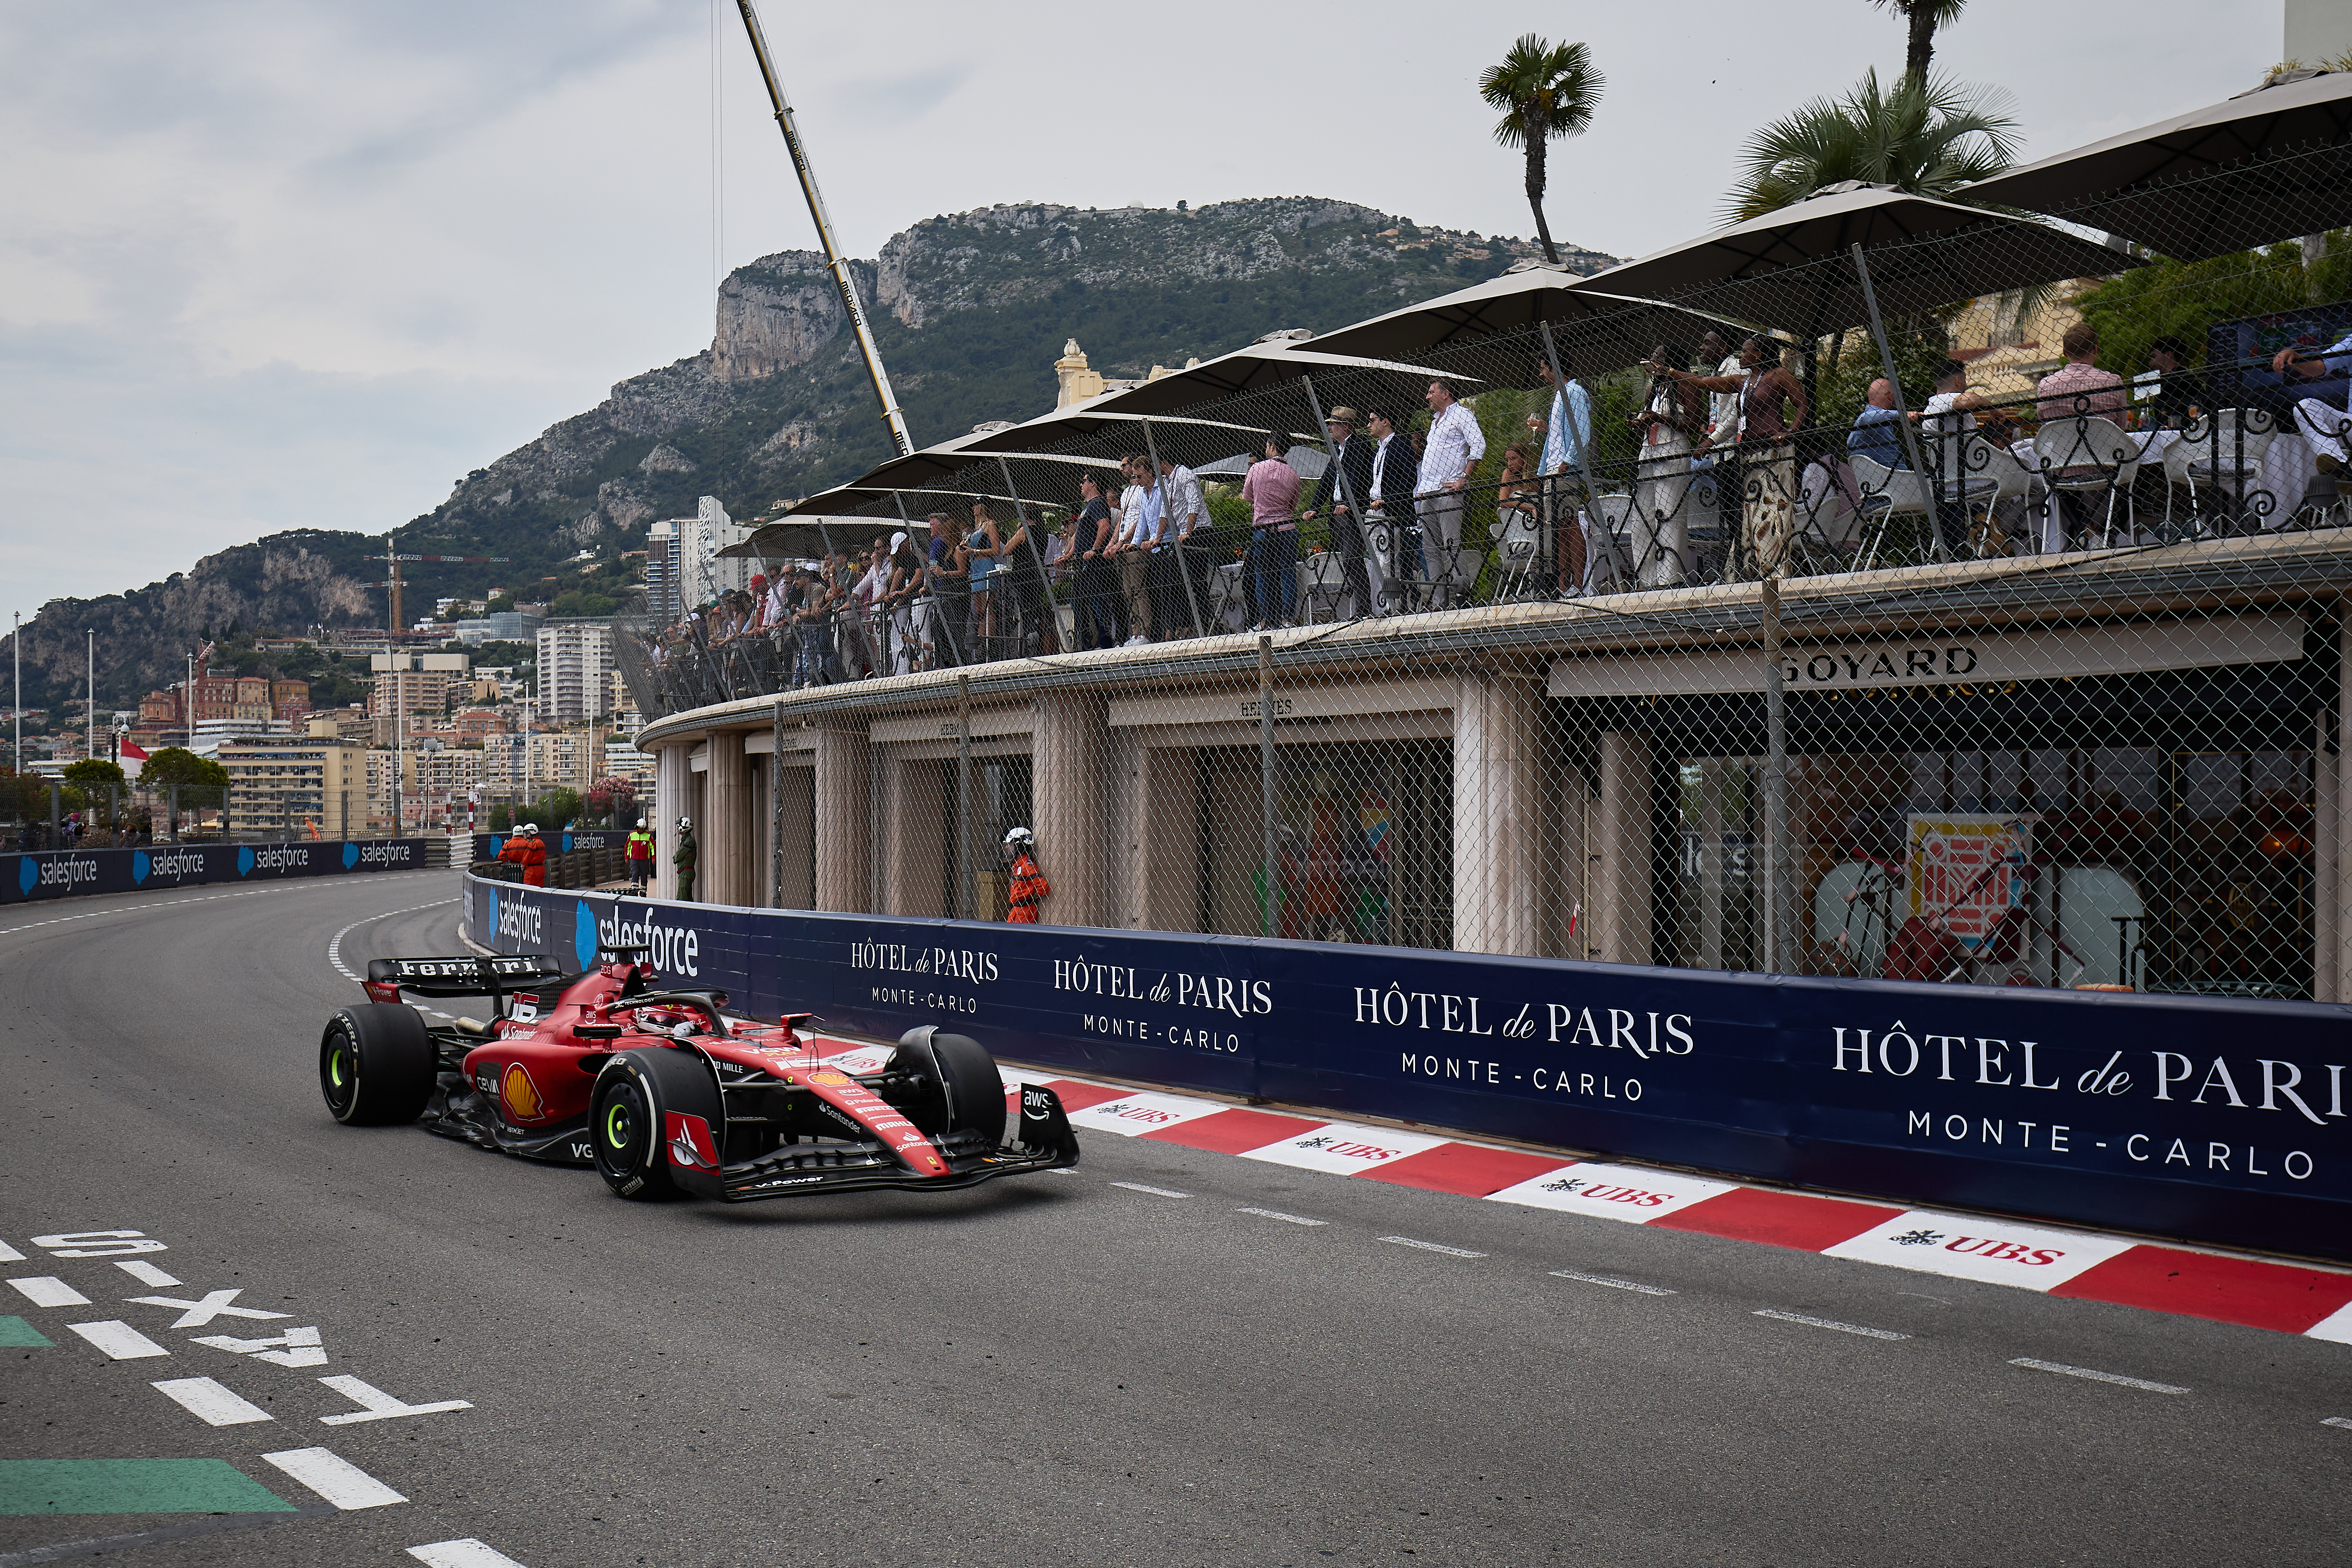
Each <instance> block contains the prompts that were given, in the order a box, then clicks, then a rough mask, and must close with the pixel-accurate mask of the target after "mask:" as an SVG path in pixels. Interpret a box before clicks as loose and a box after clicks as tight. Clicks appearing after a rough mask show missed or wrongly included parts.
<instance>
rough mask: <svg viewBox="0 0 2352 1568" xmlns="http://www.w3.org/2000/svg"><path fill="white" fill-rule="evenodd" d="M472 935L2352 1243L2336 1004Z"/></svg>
mask: <svg viewBox="0 0 2352 1568" xmlns="http://www.w3.org/2000/svg"><path fill="white" fill-rule="evenodd" d="M465 907H466V921H467V929H468V930H469V931H471V933H472V934H473V936H474V938H475V940H476V941H478V942H482V943H483V944H485V945H487V946H491V947H495V948H497V949H498V950H499V951H501V952H545V953H548V954H551V955H552V956H554V957H556V958H557V959H558V960H559V961H560V962H565V963H576V964H578V965H580V966H583V967H585V966H586V965H588V964H589V963H592V962H593V960H594V957H595V952H596V949H597V948H598V947H599V946H600V945H609V944H614V943H622V944H630V945H636V944H643V945H647V946H650V947H651V948H652V949H653V950H654V960H655V963H656V967H657V968H658V969H659V970H660V972H661V974H662V977H663V978H664V979H665V980H667V981H668V982H670V983H671V984H679V985H692V986H696V987H701V988H711V987H715V988H718V989H721V990H725V991H728V992H730V994H732V995H733V997H734V999H735V1001H736V1003H737V1004H738V1005H742V1006H745V1007H748V1008H749V1009H750V1010H751V1011H752V1012H754V1013H764V1014H768V1015H771V1016H772V1015H775V1014H778V1013H781V1012H784V1011H787V1010H791V1011H808V1010H814V1012H816V1013H818V1014H819V1015H821V1016H823V1017H824V1020H825V1021H826V1022H827V1023H828V1024H830V1025H831V1026H835V1027H837V1028H846V1029H851V1030H856V1031H861V1032H865V1033H870V1034H874V1035H879V1036H884V1037H889V1036H895V1035H897V1034H898V1033H900V1032H902V1031H903V1030H905V1029H908V1028H909V1027H912V1026H916V1025H919V1024H938V1025H941V1026H950V1027H953V1028H955V1029H957V1030H959V1031H961V1032H963V1033H968V1034H970V1035H971V1036H973V1037H975V1038H977V1039H979V1040H980V1041H981V1042H982V1044H983V1045H985V1046H987V1047H989V1048H990V1049H991V1050H992V1051H994V1052H996V1053H998V1054H999V1055H1002V1056H1003V1057H1006V1058H1012V1059H1014V1060H1019V1061H1027V1062H1036V1063H1044V1064H1050V1065H1054V1066H1058V1067H1062V1068H1066V1069H1068V1070H1071V1071H1074V1072H1081V1073H1094V1074H1099V1075H1103V1076H1107V1077H1114V1078H1120V1079H1134V1080H1139V1081H1142V1082H1147V1083H1160V1084H1166V1085H1170V1086H1172V1087H1180V1088H1186V1089H1208V1090H1213V1091H1217V1092H1222V1093H1226V1094H1233V1095H1240V1096H1249V1097H1257V1098H1261V1099H1265V1100H1280V1101H1286V1102H1292V1103H1297V1104H1300V1105H1310V1106H1317V1107H1322V1108H1326V1109H1328V1110H1334V1111H1338V1112H1340V1113H1343V1114H1353V1115H1361V1116H1379V1117H1386V1118H1394V1119H1398V1120H1404V1121H1415V1122H1421V1123H1424V1124H1428V1125H1433V1126H1437V1127H1443V1128H1447V1129H1451V1130H1457V1131H1465V1132H1469V1133H1472V1134H1479V1133H1484V1134H1487V1135H1490V1136H1499V1137H1509V1138H1517V1139H1525V1140H1528V1141H1531V1142H1539V1143H1546V1144H1555V1145H1560V1146H1564V1147H1569V1148H1574V1149H1586V1150H1597V1151H1604V1152H1612V1153H1619V1154H1626V1155H1632V1156H1635V1157H1639V1158H1643V1159H1650V1160H1656V1161H1661V1162H1666V1163H1675V1164H1683V1165H1692V1166H1698V1167H1702V1168H1706V1169H1709V1170H1716V1171H1723V1172H1728V1173H1735V1174H1738V1175H1743V1176H1750V1177H1759V1178H1763V1179H1766V1180H1772V1181H1783V1182H1790V1183H1796V1184H1805V1185H1812V1186H1822V1187H1827V1188H1832V1189H1838V1190H1843V1191H1848V1192H1855V1193H1863V1194H1872V1195H1875V1196H1882V1197H1885V1198H1888V1199H1893V1200H1898V1201H1904V1202H1912V1203H1930V1204H1945V1205H1960V1206H1965V1207H1973V1208H1990V1209H2001V1210H2007V1211H2011V1212H2014V1213H2021V1214H2028V1215H2040V1216H2043V1217H2047V1218H2051V1219H2055V1220H2063V1221H2074V1222H2076V1223H2081V1224H2087V1225H2095V1226H2116V1227H2122V1228H2126V1229H2133V1230H2141V1231H2153V1232H2160V1233H2165V1234H2169V1235H2174V1236H2179V1237H2189V1238H2192V1239H2198V1240H2203V1241H2209V1242H2214V1243H2220V1244H2223V1245H2229V1246H2240V1247H2262V1248H2270V1249H2276V1250H2282V1251H2293V1252H2302V1253H2314V1254H2327V1255H2330V1256H2335V1257H2352V1227H2347V1225H2346V1223H2345V1222H2346V1220H2347V1217H2352V1134H2347V1109H2348V1108H2347V1104H2346V1084H2345V1081H2344V1080H2345V1079H2346V1076H2347V1068H2352V1031H2347V1027H2346V1026H2347V1022H2352V1007H2346V1006H2342V1005H2332V1004H2312V1003H2276V1002H2259V1001H2242V1000H2231V1001H2220V1000H2213V999H2207V998H2199V997H2187V996H2150V995H2123V994H2092V993H2079V992H2065V991H2055V990H2046V989H2002V988H1993V987H1979V986H1958V985H1943V984H1898V983H1895V982H1889V981H1873V980H1834V979H1820V978H1809V977H1785V976H1767V975H1752V974H1738V973H1721V972H1711V971H1699V970H1675V969H1658V968H1648V967H1643V966H1639V965H1632V964H1597V963H1570V962H1565V961H1558V960H1548V959H1531V958H1508V957H1495V956H1489V955H1475V954H1458V953H1453V952H1433V951H1423V950H1407V949H1395V948H1371V947H1360V946H1348V945H1332V944H1323V943H1314V942H1284V941H1276V940H1266V939H1260V938H1239V937H1219V936H1190V935H1171V934H1166V933H1160V932H1150V931H1106V930H1100V929H1094V928H1087V929H1080V928H1068V927H1054V926H1013V925H995V924H983V923H978V922H967V921H933V920H908V919H898V918H892V917H888V916H881V915H829V914H813V913H807V912H803V911H797V910H753V909H732V908H719V907H713V906H710V905H706V904H680V903H670V902H663V901H658V900H643V899H635V898H624V897H614V896H611V895H605V894H595V893H577V894H575V893H563V892H551V891H547V890H543V889H524V888H519V887H516V886H514V885H512V884H501V883H496V882H489V881H484V880H480V879H475V878H472V877H470V876H469V877H468V878H467V887H466V896H465Z"/></svg>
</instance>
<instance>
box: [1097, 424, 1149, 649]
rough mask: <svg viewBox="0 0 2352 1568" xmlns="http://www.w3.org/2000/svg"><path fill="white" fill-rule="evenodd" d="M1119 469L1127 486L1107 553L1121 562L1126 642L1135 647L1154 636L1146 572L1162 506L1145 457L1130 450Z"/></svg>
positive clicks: (1119, 571)
mask: <svg viewBox="0 0 2352 1568" xmlns="http://www.w3.org/2000/svg"><path fill="white" fill-rule="evenodd" d="M1119 471H1120V472H1121V473H1123V474H1125V475H1126V476H1127V489H1126V490H1125V491H1124V492H1122V493H1121V495H1120V496H1119V501H1118V534H1117V535H1116V536H1115V537H1113V539H1112V540H1111V542H1110V550H1109V552H1108V553H1109V554H1110V556H1111V558H1112V559H1113V560H1115V561H1117V562H1118V585H1119V591H1120V592H1121V594H1123V595H1125V596H1126V599H1127V629H1128V630H1129V632H1130V633H1131V634H1133V635H1131V636H1130V637H1129V638H1128V639H1127V644H1126V646H1127V647H1137V646H1139V645H1140V644H1143V643H1148V642H1150V640H1151V590H1150V579H1149V577H1148V575H1147V574H1148V572H1149V569H1150V564H1151V547H1152V546H1153V545H1155V544H1157V543H1159V542H1160V509H1159V507H1158V506H1157V505H1156V504H1153V503H1154V502H1155V500H1156V498H1157V496H1158V494H1159V487H1158V486H1157V485H1147V484H1145V483H1144V481H1145V480H1146V479H1149V478H1150V463H1149V462H1148V461H1147V460H1146V459H1145V458H1140V457H1138V456H1135V455H1133V454H1129V456H1128V457H1125V458H1121V459H1119Z"/></svg>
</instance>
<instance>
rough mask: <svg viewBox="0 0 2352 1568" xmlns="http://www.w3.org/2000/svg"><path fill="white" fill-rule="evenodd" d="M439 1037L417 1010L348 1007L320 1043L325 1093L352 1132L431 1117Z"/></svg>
mask: <svg viewBox="0 0 2352 1568" xmlns="http://www.w3.org/2000/svg"><path fill="white" fill-rule="evenodd" d="M434 1067H435V1057H434V1050H433V1037H432V1036H431V1035H429V1034H427V1033H426V1032H425V1020H424V1019H422V1018H420V1017H418V1016H416V1009H415V1008H414V1007H406V1006H402V1005H399V1004H397V1003H382V1002H371V1003H366V1004H362V1005H356V1006H351V1007H345V1008H343V1009H341V1011H339V1012H338V1013H336V1014H335V1016H333V1017H331V1018H330V1019H328V1020H327V1027H326V1029H325V1030H324V1031H323V1032H322V1033H321V1034H320V1037H319V1092H320V1094H322V1095H323V1096H325V1097H326V1101H327V1111H328V1113H329V1114H330V1115H331V1116H332V1117H334V1119H335V1120H336V1121H340V1122H342V1123H343V1124H344V1125H345V1126H347V1127H387V1126H394V1125H397V1124H398V1123H401V1122H404V1121H415V1120H416V1119H417V1118H418V1117H419V1116H421V1115H423V1114H424V1113H425V1097H426V1096H428V1095H430V1094H431V1093H432V1092H433V1082H434Z"/></svg>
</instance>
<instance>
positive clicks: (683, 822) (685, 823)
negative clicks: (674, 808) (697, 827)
mask: <svg viewBox="0 0 2352 1568" xmlns="http://www.w3.org/2000/svg"><path fill="white" fill-rule="evenodd" d="M677 826H678V829H679V831H681V832H684V831H686V830H688V829H689V828H691V827H693V826H694V818H692V817H690V816H681V817H679V818H678V819H677Z"/></svg>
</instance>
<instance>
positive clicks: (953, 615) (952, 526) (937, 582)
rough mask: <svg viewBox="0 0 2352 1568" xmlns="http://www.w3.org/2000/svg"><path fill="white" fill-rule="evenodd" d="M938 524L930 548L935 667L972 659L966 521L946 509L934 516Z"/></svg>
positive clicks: (969, 577)
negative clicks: (950, 514) (958, 519)
mask: <svg viewBox="0 0 2352 1568" xmlns="http://www.w3.org/2000/svg"><path fill="white" fill-rule="evenodd" d="M931 521H933V522H934V523H936V524H937V525H938V531H937V532H936V533H935V534H934V535H933V536H932V539H931V550H930V563H929V564H930V576H931V600H932V615H931V649H932V652H933V654H934V655H935V656H936V658H937V664H936V666H935V668H946V667H947V666H949V665H958V664H969V663H971V657H972V656H971V642H970V640H969V637H970V631H969V628H970V626H971V550H970V549H969V548H968V547H967V546H966V542H965V538H966V536H965V534H964V529H963V524H962V523H961V521H957V520H956V519H955V518H952V517H950V516H949V515H948V514H947V513H945V512H937V513H934V514H933V515H932V519H931Z"/></svg>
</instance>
